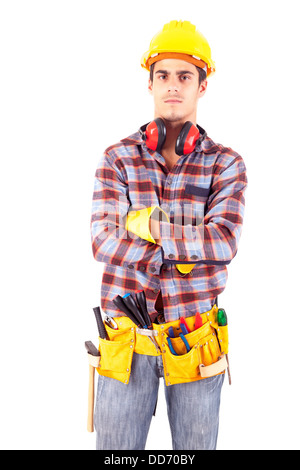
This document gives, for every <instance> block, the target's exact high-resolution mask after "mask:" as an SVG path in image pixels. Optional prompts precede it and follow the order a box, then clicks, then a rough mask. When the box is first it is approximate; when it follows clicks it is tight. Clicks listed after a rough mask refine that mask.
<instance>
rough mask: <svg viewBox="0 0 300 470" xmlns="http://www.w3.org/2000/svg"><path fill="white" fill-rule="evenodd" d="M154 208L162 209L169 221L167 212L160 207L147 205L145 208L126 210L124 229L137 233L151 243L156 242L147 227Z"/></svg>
mask: <svg viewBox="0 0 300 470" xmlns="http://www.w3.org/2000/svg"><path fill="white" fill-rule="evenodd" d="M155 209H158V210H160V211H162V212H163V213H164V214H165V216H166V217H167V221H168V222H169V218H168V216H167V214H166V213H165V212H164V211H163V210H162V209H160V207H158V206H152V207H147V209H141V210H139V211H130V212H128V214H127V219H126V223H125V229H126V230H129V232H132V233H134V234H135V235H138V236H139V237H140V238H142V239H143V240H147V241H148V242H151V243H156V242H155V240H154V238H153V237H152V235H151V232H150V229H149V221H150V217H151V215H152V214H153V212H154V211H155Z"/></svg>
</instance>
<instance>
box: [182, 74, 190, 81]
mask: <svg viewBox="0 0 300 470" xmlns="http://www.w3.org/2000/svg"><path fill="white" fill-rule="evenodd" d="M189 78H190V77H189V76H188V75H182V76H181V79H182V80H183V81H186V80H189Z"/></svg>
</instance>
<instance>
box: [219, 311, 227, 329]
mask: <svg viewBox="0 0 300 470" xmlns="http://www.w3.org/2000/svg"><path fill="white" fill-rule="evenodd" d="M217 322H218V325H219V326H227V315H226V312H225V310H224V308H219V309H218V315H217Z"/></svg>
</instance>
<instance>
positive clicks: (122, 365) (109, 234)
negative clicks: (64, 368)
mask: <svg viewBox="0 0 300 470" xmlns="http://www.w3.org/2000/svg"><path fill="white" fill-rule="evenodd" d="M142 66H143V67H145V68H146V70H148V71H150V79H149V86H148V88H149V92H150V93H151V95H152V96H153V100H154V118H155V119H154V121H153V122H151V123H149V124H148V125H144V126H142V127H141V129H140V131H139V132H136V133H135V134H133V135H131V136H129V137H127V138H125V139H123V140H122V141H121V142H119V143H117V144H115V145H113V146H111V147H109V148H108V149H107V150H106V151H105V152H104V156H103V158H102V159H101V161H100V163H99V166H98V168H97V171H96V178H95V191H94V197H93V215H92V224H91V226H92V246H93V253H94V257H95V259H96V260H97V261H100V262H103V263H105V264H104V272H103V278H102V287H101V307H102V309H103V311H104V312H105V314H107V315H108V316H111V317H113V320H114V321H115V325H114V328H112V327H111V326H112V325H111V326H110V327H109V326H108V325H107V324H106V329H107V333H108V336H109V339H108V340H107V339H106V340H104V339H100V347H99V349H100V354H101V360H100V367H99V368H98V372H99V382H98V391H97V399H96V410H95V427H96V431H97V449H99V450H100V449H115V450H116V449H144V448H145V443H146V438H147V434H148V430H149V426H150V422H151V418H152V415H153V413H154V411H155V407H156V401H157V393H158V386H159V378H160V377H164V383H165V394H166V401H167V409H168V417H169V421H170V427H171V433H172V441H173V449H189V450H193V449H198V450H200V449H207V450H208V449H215V448H216V443H217V435H218V423H219V405H220V394H221V388H222V384H223V380H224V373H225V370H226V368H227V362H226V359H225V355H226V354H227V352H228V336H227V322H226V321H225V322H224V321H223V320H224V318H223V320H222V321H223V322H222V321H221V322H220V319H219V318H220V317H219V314H220V312H221V310H219V309H218V307H217V306H216V299H217V296H218V295H219V294H220V293H221V292H222V291H223V290H224V288H225V284H226V279H227V267H226V265H228V264H229V263H230V262H231V260H232V259H233V257H234V256H235V254H236V252H237V246H238V241H239V238H240V235H241V228H242V221H243V212H244V191H245V189H246V184H247V179H246V169H245V165H244V162H243V160H242V158H241V156H240V155H238V154H237V153H236V152H234V151H233V150H232V149H230V148H225V147H223V146H222V145H220V144H216V143H214V142H213V141H212V140H211V139H210V138H209V137H208V136H207V135H206V132H205V131H204V130H203V129H202V128H201V127H200V126H198V125H197V123H196V116H197V105H198V101H199V99H200V98H201V97H202V96H203V95H204V93H205V92H206V89H207V79H206V77H207V76H209V75H210V74H212V73H213V72H214V70H215V68H214V63H213V61H212V59H211V52H210V48H209V46H208V44H207V41H206V40H205V38H204V37H203V36H202V35H201V34H200V33H199V32H198V31H197V30H196V28H195V26H193V25H192V24H191V23H189V22H187V21H184V22H182V21H180V22H177V21H171V22H170V23H168V24H167V25H165V26H164V28H163V30H162V31H160V32H159V33H158V34H157V35H156V36H155V37H154V38H153V39H152V41H151V43H150V48H149V50H148V51H147V53H146V54H145V55H144V56H143V58H142ZM141 290H142V291H143V292H144V295H145V299H146V308H147V311H148V313H149V315H150V318H151V322H152V325H151V326H150V325H148V326H149V328H148V329H142V328H138V327H137V326H136V324H135V323H134V322H133V321H132V320H130V319H129V318H128V316H126V314H125V313H124V312H125V311H124V308H122V305H121V304H120V303H115V300H116V298H117V297H118V296H119V300H120V297H122V298H124V296H125V295H126V294H129V293H130V294H131V295H132V296H133V298H134V299H135V300H134V302H135V305H136V307H137V306H138V304H139V302H138V297H137V295H136V293H137V292H138V291H141ZM127 305H128V304H127ZM140 312H142V313H143V310H142V309H140ZM223 316H224V312H223ZM225 318H226V316H225ZM151 322H150V323H151ZM141 326H143V325H141ZM148 336H150V338H149V337H148Z"/></svg>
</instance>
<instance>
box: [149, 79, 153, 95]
mask: <svg viewBox="0 0 300 470" xmlns="http://www.w3.org/2000/svg"><path fill="white" fill-rule="evenodd" d="M148 91H149V93H150V95H152V92H153V83H152V82H151V80H150V78H149V81H148Z"/></svg>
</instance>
